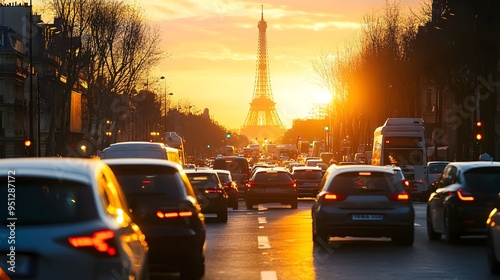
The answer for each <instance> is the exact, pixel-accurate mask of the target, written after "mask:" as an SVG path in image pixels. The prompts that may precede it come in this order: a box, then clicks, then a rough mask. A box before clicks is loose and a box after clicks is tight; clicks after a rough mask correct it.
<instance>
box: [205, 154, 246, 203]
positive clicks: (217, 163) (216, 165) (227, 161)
mask: <svg viewBox="0 0 500 280" xmlns="http://www.w3.org/2000/svg"><path fill="white" fill-rule="evenodd" d="M213 169H224V170H229V171H231V176H232V177H233V180H234V181H235V182H236V184H238V190H239V194H238V195H239V197H241V198H244V197H245V185H246V183H247V182H248V179H249V178H250V166H249V165H248V160H247V159H246V158H244V157H238V156H226V157H219V158H216V159H215V160H214V162H213Z"/></svg>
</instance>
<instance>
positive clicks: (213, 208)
mask: <svg viewBox="0 0 500 280" xmlns="http://www.w3.org/2000/svg"><path fill="white" fill-rule="evenodd" d="M184 172H186V175H187V177H188V179H189V181H190V182H191V185H192V186H193V188H194V190H195V192H196V198H197V199H198V201H199V202H200V205H201V212H202V213H203V214H217V220H218V221H219V222H223V223H225V222H227V204H228V196H227V193H226V191H225V190H224V188H223V186H222V183H221V181H220V179H219V175H217V172H216V171H215V170H212V169H189V170H185V171H184Z"/></svg>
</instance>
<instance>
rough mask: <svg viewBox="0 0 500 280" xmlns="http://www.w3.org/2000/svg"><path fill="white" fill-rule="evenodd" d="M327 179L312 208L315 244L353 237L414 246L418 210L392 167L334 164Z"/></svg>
mask: <svg viewBox="0 0 500 280" xmlns="http://www.w3.org/2000/svg"><path fill="white" fill-rule="evenodd" d="M324 176H325V177H324V178H323V180H322V181H321V185H320V188H321V191H320V193H319V194H318V195H317V197H316V199H315V201H314V204H313V206H312V208H311V215H312V239H313V242H314V244H319V245H322V244H325V243H328V242H329V239H330V237H341V238H343V237H347V236H351V237H387V238H391V240H392V241H393V242H397V243H400V244H401V245H403V246H412V245H413V241H414V225H413V224H414V221H415V211H414V209H413V205H412V203H411V201H410V196H409V194H408V193H407V192H406V191H405V190H404V187H403V184H402V183H401V180H400V179H399V178H398V177H397V176H396V174H394V169H393V168H392V167H391V166H372V165H364V164H363V165H345V166H335V165H332V166H331V167H330V168H328V170H327V172H326V173H325V175H324Z"/></svg>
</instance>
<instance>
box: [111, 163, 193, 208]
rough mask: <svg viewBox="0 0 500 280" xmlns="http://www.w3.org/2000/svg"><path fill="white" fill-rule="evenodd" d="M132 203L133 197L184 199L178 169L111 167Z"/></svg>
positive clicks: (147, 166)
mask: <svg viewBox="0 0 500 280" xmlns="http://www.w3.org/2000/svg"><path fill="white" fill-rule="evenodd" d="M110 167H111V169H112V170H113V172H114V173H115V175H116V178H117V179H118V182H119V183H120V185H121V186H122V189H123V192H124V193H125V196H126V197H127V200H128V201H129V202H130V200H131V198H132V197H156V198H157V199H167V200H176V199H180V198H181V197H183V195H184V193H183V191H182V190H183V188H184V186H183V185H182V179H181V177H180V174H179V172H178V170H177V169H175V168H172V167H168V166H158V165H140V166H137V165H110Z"/></svg>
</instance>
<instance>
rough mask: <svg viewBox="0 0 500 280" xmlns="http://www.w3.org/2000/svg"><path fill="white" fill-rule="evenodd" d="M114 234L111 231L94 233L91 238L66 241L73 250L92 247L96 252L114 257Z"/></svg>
mask: <svg viewBox="0 0 500 280" xmlns="http://www.w3.org/2000/svg"><path fill="white" fill-rule="evenodd" d="M114 237H115V233H114V232H113V231H112V230H101V231H96V232H94V233H93V234H92V236H75V237H69V238H68V241H69V244H71V246H73V247H74V248H91V247H94V248H95V249H96V250H97V251H98V252H101V253H106V254H107V255H109V256H115V255H116V247H115V246H114V245H113V244H112V243H113V242H110V241H113V239H114Z"/></svg>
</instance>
